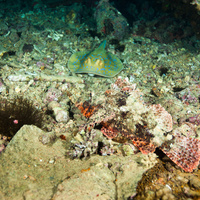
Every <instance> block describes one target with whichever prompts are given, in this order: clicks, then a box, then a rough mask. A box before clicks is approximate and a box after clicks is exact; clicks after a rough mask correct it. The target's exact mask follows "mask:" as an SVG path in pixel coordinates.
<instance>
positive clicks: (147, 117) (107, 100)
mask: <svg viewBox="0 0 200 200" xmlns="http://www.w3.org/2000/svg"><path fill="white" fill-rule="evenodd" d="M142 97H143V93H142V92H141V91H140V90H139V89H137V88H136V85H135V84H131V83H130V82H129V81H128V80H127V79H124V80H122V79H121V78H118V79H117V81H116V82H115V83H114V84H111V88H110V89H109V90H106V91H105V93H104V94H103V96H101V97H99V98H97V99H96V100H94V101H93V104H92V105H89V103H88V102H87V103H86V102H83V103H80V102H79V103H78V104H77V107H79V109H81V112H82V113H83V114H84V113H86V114H87V115H85V116H86V117H87V118H88V122H87V124H85V125H84V126H82V130H84V131H85V132H86V133H87V134H90V133H91V130H94V129H96V128H97V127H98V128H101V132H102V133H103V134H104V135H105V136H106V137H107V138H109V139H112V140H114V141H117V142H120V143H124V142H132V143H133V144H134V145H135V146H136V147H137V148H138V149H139V150H140V151H141V152H142V153H143V154H148V153H152V152H154V151H155V149H156V148H157V147H158V148H160V149H161V150H162V151H163V152H164V153H165V154H166V155H167V156H168V157H169V158H170V159H171V160H172V161H173V162H174V163H176V164H177V165H178V166H180V167H181V168H182V169H183V170H185V171H186V172H192V171H193V169H195V168H196V167H197V166H198V164H199V160H200V140H199V139H197V138H196V137H197V134H195V129H193V128H191V127H192V126H193V125H192V124H191V125H190V123H188V124H185V125H184V126H187V130H189V131H188V132H186V129H185V128H183V130H182V129H181V128H177V129H175V130H172V129H173V127H172V125H173V122H172V117H171V115H170V114H169V113H168V112H167V111H166V110H165V109H164V108H163V107H162V106H161V105H160V104H156V105H148V104H147V103H145V102H144V100H143V98H142ZM80 105H81V107H80ZM86 105H87V106H86ZM89 108H93V109H91V110H92V112H91V113H90V115H88V109H89ZM94 108H95V109H94ZM84 109H85V111H87V112H84ZM89 110H90V109H89Z"/></svg>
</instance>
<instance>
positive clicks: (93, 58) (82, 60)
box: [68, 40, 123, 77]
mask: <svg viewBox="0 0 200 200" xmlns="http://www.w3.org/2000/svg"><path fill="white" fill-rule="evenodd" d="M105 47H106V40H104V41H103V42H102V43H101V44H100V46H99V47H98V48H96V49H95V50H93V51H90V52H85V51H83V52H82V51H80V52H76V53H74V54H72V56H71V57H70V59H69V61H68V67H69V69H70V71H71V72H74V73H88V74H96V75H99V76H104V77H113V76H115V75H116V74H118V73H119V72H120V71H121V70H122V69H123V64H122V62H121V61H120V59H119V58H117V57H116V56H115V55H113V54H112V53H110V52H107V51H106V50H105Z"/></svg>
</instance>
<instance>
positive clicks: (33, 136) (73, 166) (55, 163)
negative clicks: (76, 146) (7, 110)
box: [0, 125, 156, 200]
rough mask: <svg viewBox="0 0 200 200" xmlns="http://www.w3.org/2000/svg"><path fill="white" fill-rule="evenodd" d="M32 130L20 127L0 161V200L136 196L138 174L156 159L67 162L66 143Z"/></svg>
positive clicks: (138, 157) (94, 158)
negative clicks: (42, 140)
mask: <svg viewBox="0 0 200 200" xmlns="http://www.w3.org/2000/svg"><path fill="white" fill-rule="evenodd" d="M48 134H49V135H50V137H51V136H52V133H47V132H44V131H42V130H41V129H39V128H38V127H36V126H33V125H24V126H23V127H22V128H21V129H20V130H19V131H18V132H17V133H16V134H15V136H14V137H13V139H12V140H11V142H10V143H9V144H8V146H7V147H6V149H5V152H4V153H1V155H0V177H1V179H0V187H1V193H0V197H1V199H6V200H13V199H15V200H23V199H26V200H36V199H42V200H49V199H52V197H53V199H54V200H59V199H63V198H64V199H66V195H68V196H67V199H85V200H87V199H103V200H105V199H116V196H119V199H120V198H121V197H126V198H128V197H129V196H131V195H132V194H135V193H136V187H137V183H138V181H139V180H140V179H141V178H142V174H143V173H144V172H145V171H146V170H148V169H150V168H151V167H152V166H153V165H154V164H155V163H156V160H155V157H156V155H155V154H151V156H150V157H148V155H143V154H142V153H138V154H135V155H131V156H122V155H112V156H99V155H93V156H91V157H90V158H89V159H88V160H80V159H74V160H70V159H68V158H66V149H65V145H66V142H67V143H69V141H67V140H64V141H63V140H62V139H60V138H56V139H55V140H52V141H51V142H50V143H47V144H46V143H45V144H43V143H42V142H41V137H42V136H43V135H48Z"/></svg>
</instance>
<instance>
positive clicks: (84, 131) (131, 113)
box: [0, 4, 200, 200]
mask: <svg viewBox="0 0 200 200" xmlns="http://www.w3.org/2000/svg"><path fill="white" fill-rule="evenodd" d="M41 5H42V4H37V6H38V7H36V8H34V9H35V10H33V11H27V12H25V11H23V12H22V11H21V12H18V13H15V12H13V13H10V15H8V16H6V17H5V18H2V19H1V20H0V74H1V76H0V95H1V99H0V101H1V106H0V121H1V122H0V134H1V141H0V151H1V154H0V177H1V178H0V199H5V200H13V199H15V200H22V199H26V200H31V199H33V200H37V199H42V200H50V199H53V200H59V199H67V200H68V199H85V200H89V199H102V200H106V199H107V200H110V199H112V200H114V199H119V200H121V199H152V200H153V199H163V200H165V199H169V200H170V199H172V200H173V199H188V200H189V199H199V198H200V192H199V189H200V171H199V167H198V166H196V167H195V168H194V169H192V172H186V171H187V170H184V169H185V168H184V167H182V168H181V167H180V165H179V166H178V165H177V164H175V163H176V162H175V163H174V162H173V161H172V160H173V159H172V160H171V159H170V158H171V157H170V156H169V157H167V156H166V155H165V153H164V152H162V149H163V147H161V148H160V146H162V143H163V141H165V139H163V138H164V137H163V138H161V139H160V138H157V140H156V141H150V142H149V141H148V144H149V143H150V146H151V144H152V143H153V145H154V147H155V149H154V150H155V151H154V150H151V151H148V153H145V152H147V150H146V149H145V150H144V149H143V147H144V146H145V145H144V146H139V144H140V143H139V144H138V143H137V142H138V141H136V140H135V138H133V136H132V135H131V136H127V134H125V133H124V134H122V135H120V137H118V138H114V137H115V136H113V134H116V135H117V134H118V136H119V130H120V131H121V133H122V132H123V131H124V128H126V129H127V130H133V133H134V131H136V132H138V131H139V132H143V129H144V127H145V130H147V129H146V127H147V128H148V131H149V132H150V133H151V134H154V132H153V131H152V132H151V130H154V128H155V127H157V124H158V125H160V124H159V123H161V124H162V125H163V124H164V125H163V126H158V128H160V129H156V130H155V132H156V131H157V130H159V131H161V132H162V134H163V135H164V134H165V133H166V132H167V133H168V132H170V134H171V135H170V137H168V139H172V138H173V137H174V133H176V132H181V133H182V134H184V137H186V138H193V140H192V139H191V142H192V141H194V140H195V141H198V140H199V137H200V136H199V134H200V61H199V59H200V54H199V47H200V41H199V40H197V38H196V37H195V35H191V31H190V26H186V28H185V29H184V31H185V32H184V34H183V35H184V37H183V35H181V37H179V36H178V35H173V36H172V37H171V38H169V37H167V36H166V35H165V36H163V38H162V33H164V32H165V31H166V29H165V28H166V27H165V26H163V27H162V26H159V27H158V26H157V30H158V31H157V32H156V31H155V35H154V36H155V38H154V39H153V38H152V30H150V28H149V29H148V26H149V27H151V26H152V24H155V23H157V24H158V21H159V20H162V19H163V18H160V19H159V18H158V19H157V20H158V21H156V20H155V21H154V22H153V21H151V23H150V22H149V23H146V26H145V29H144V27H143V26H144V24H140V23H143V22H141V21H138V22H137V23H138V24H137V23H136V24H137V26H136V25H135V26H134V25H133V26H132V28H131V29H130V32H129V33H128V34H127V35H126V36H124V38H123V39H121V38H120V37H119V38H120V40H119V38H117V39H115V38H113V35H112V36H106V37H103V36H101V35H100V34H99V33H98V34H94V30H93V29H91V28H90V27H89V26H88V25H87V24H86V23H84V21H83V20H82V21H81V20H80V19H79V15H78V12H79V11H80V10H81V8H80V6H79V5H78V4H72V5H71V6H60V7H57V8H55V9H53V10H52V9H47V8H45V9H44V8H42V7H40V6H41ZM39 11H40V12H39ZM80 12H81V11H80ZM66 13H67V14H66ZM86 14H87V13H86ZM168 19H169V18H168ZM85 20H86V19H85ZM87 20H89V19H87ZM169 21H170V20H169ZM91 23H92V22H91ZM167 23H168V21H167V22H166V24H167ZM139 25H141V26H139ZM176 25H177V24H176V20H175V21H174V24H173V27H175V26H176ZM141 27H142V28H141ZM169 29H170V28H169V27H168V29H167V31H169ZM171 29H172V30H173V28H171ZM154 30H155V29H154ZM162 30H163V32H162ZM121 34H122V33H121ZM169 35H170V34H169ZM169 35H168V36H169ZM117 37H118V35H117ZM165 37H167V42H166V43H165V42H164V41H165V39H166V38H165ZM104 39H106V40H107V46H106V50H107V51H108V52H110V53H112V54H114V55H116V56H117V57H118V58H119V59H120V60H121V62H122V64H123V66H124V69H123V70H122V71H121V72H119V74H117V75H116V76H115V77H112V78H108V77H103V76H96V75H95V76H91V75H90V74H88V73H85V74H75V73H72V72H70V70H69V69H68V65H67V62H68V60H69V58H70V56H71V55H72V54H73V53H75V52H77V51H91V50H92V49H94V48H96V47H98V46H99V44H100V43H101V42H102V41H103V40H104ZM119 80H120V81H121V82H120V81H119ZM123 80H125V81H124V82H123ZM116 83H118V84H116ZM119 88H121V89H119ZM131 97H132V98H131ZM132 99H135V101H134V102H133V101H132ZM141 99H142V100H141ZM27 101H28V102H27ZM13 102H14V103H13ZM29 102H30V103H29ZM135 102H136V103H135ZM158 104H160V106H161V107H162V111H163V109H164V110H165V111H163V112H165V115H163V116H164V117H166V116H168V117H169V116H170V117H171V118H170V119H171V121H170V120H169V121H167V120H168V119H167V118H166V119H165V118H163V122H160V121H159V120H158V117H156V116H157V115H156V114H155V113H156V112H155V113H154V112H153V111H152V110H151V109H152V108H151V106H152V105H158ZM38 110H39V112H38ZM37 112H38V113H37ZM166 112H167V113H168V114H166ZM127 113H128V114H127ZM6 117H8V120H7V121H4V119H5V118H6ZM35 118H37V119H38V120H35ZM122 118H124V119H122ZM112 120H114V125H113V121H112ZM130 120H133V121H131V123H130ZM164 121H166V122H167V123H164ZM39 122H41V123H39ZM111 122H112V123H111ZM121 122H122V123H123V126H122V124H121ZM136 122H137V123H136ZM134 123H135V125H134ZM170 123H171V124H170ZM130 124H131V125H132V127H131V125H130ZM138 124H142V126H141V127H139V128H138V127H137V125H138ZM119 126H120V129H117V128H119ZM166 126H169V127H171V128H167V129H165V128H166ZM38 127H40V128H38ZM135 127H136V128H135ZM116 129H117V130H116ZM172 129H173V131H172ZM171 131H172V132H171ZM155 134H157V132H156V133H155ZM121 136H123V137H121ZM124 136H127V137H124ZM154 136H155V135H154ZM113 138H114V139H113ZM166 138H167V136H166ZM142 139H143V141H142V142H145V138H142ZM168 139H166V140H168ZM132 141H134V142H135V143H134V144H136V145H135V146H134V145H133V143H132ZM137 145H138V146H137ZM171 146H172V150H173V145H171ZM137 147H138V148H137ZM145 147H146V146H145ZM138 149H139V150H140V151H139V150H138ZM177 151H180V149H178V150H177ZM142 152H143V153H144V154H143V153H142ZM195 152H197V153H196V154H198V155H192V153H193V151H192V149H187V153H188V154H187V155H189V156H188V160H189V159H190V156H191V157H192V156H193V157H198V156H199V149H197V150H196V151H195ZM181 156H182V157H181ZM183 157H184V155H180V159H181V158H183ZM197 160H198V159H197ZM177 162H179V161H177ZM191 165H192V164H191Z"/></svg>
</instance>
